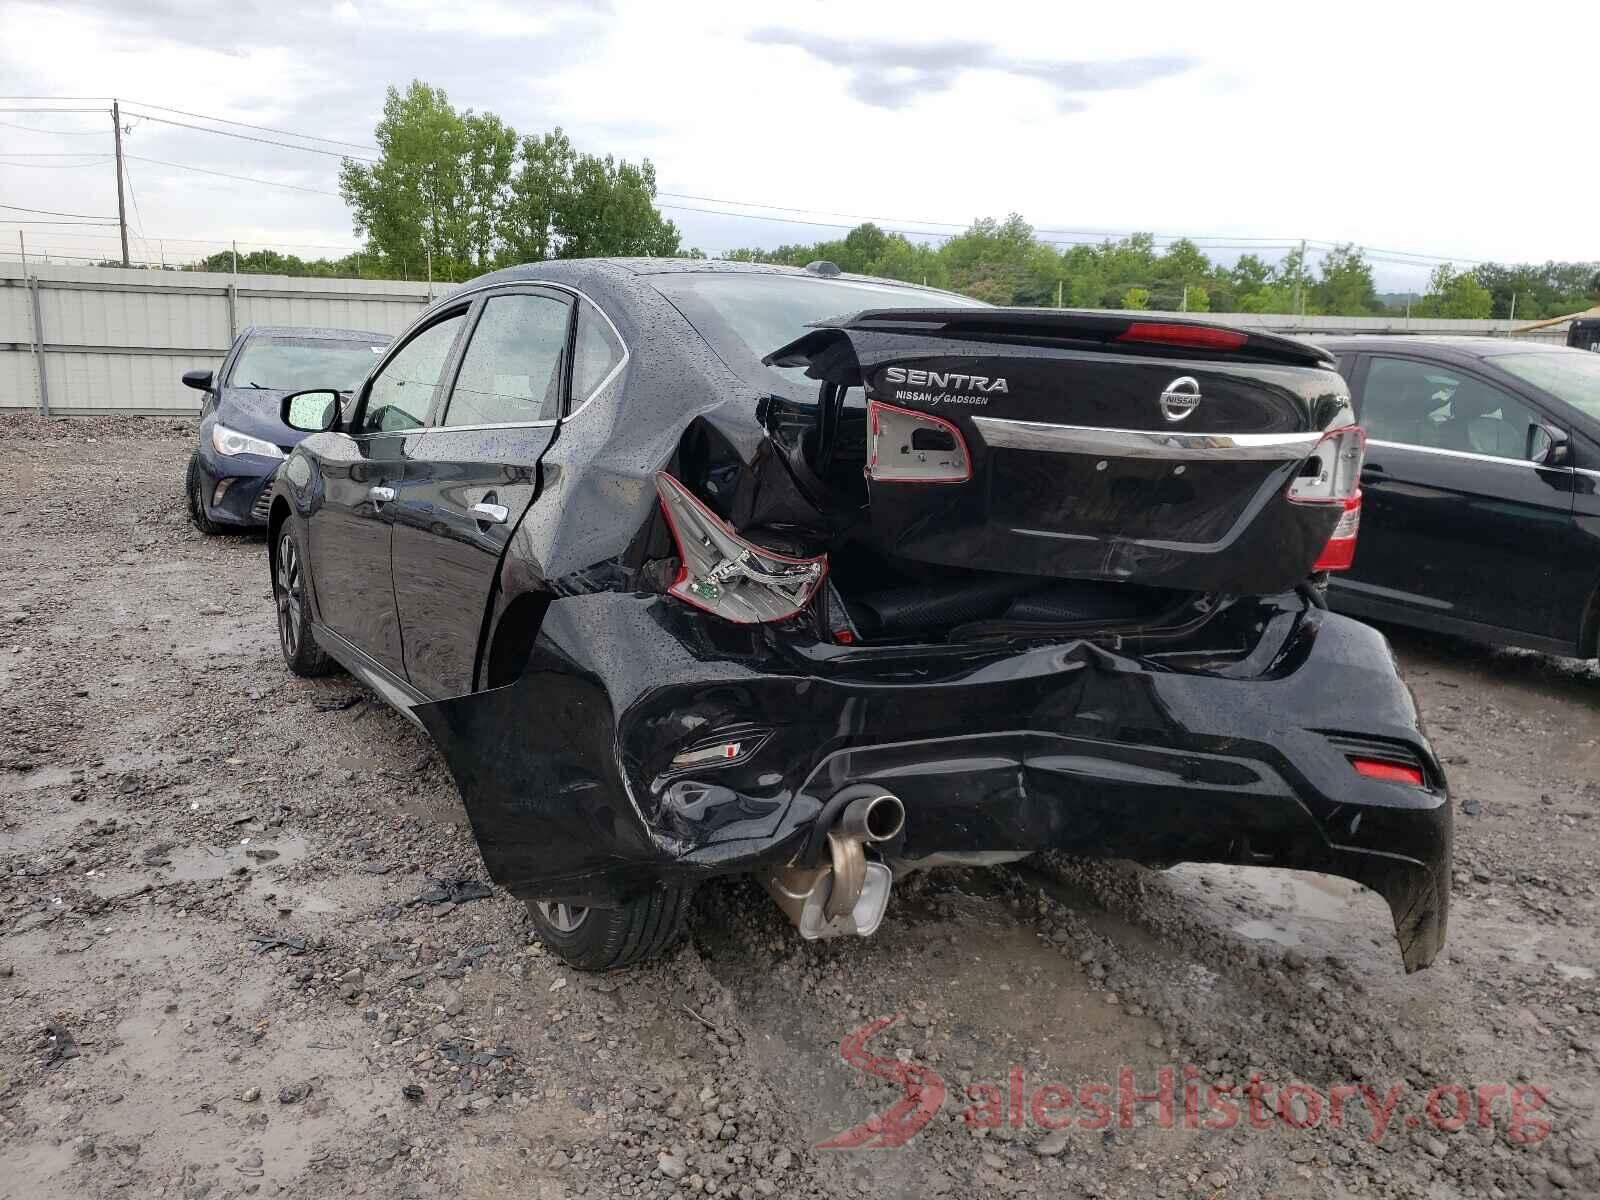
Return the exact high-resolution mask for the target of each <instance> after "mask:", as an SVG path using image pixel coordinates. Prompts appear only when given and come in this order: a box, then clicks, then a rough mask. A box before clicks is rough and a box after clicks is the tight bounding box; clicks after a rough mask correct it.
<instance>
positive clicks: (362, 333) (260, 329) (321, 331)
mask: <svg viewBox="0 0 1600 1200" xmlns="http://www.w3.org/2000/svg"><path fill="white" fill-rule="evenodd" d="M244 333H245V336H246V337H297V338H314V339H318V340H321V341H328V342H392V341H393V340H394V334H392V333H373V332H372V331H371V330H368V329H336V328H334V327H332V326H327V325H252V326H250V327H249V328H248V329H246V330H245V331H244Z"/></svg>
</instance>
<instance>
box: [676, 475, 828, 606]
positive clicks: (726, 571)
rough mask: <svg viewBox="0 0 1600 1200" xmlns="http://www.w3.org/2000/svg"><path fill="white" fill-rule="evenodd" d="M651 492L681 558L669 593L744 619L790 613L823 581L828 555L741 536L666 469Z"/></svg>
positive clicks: (804, 602) (812, 594)
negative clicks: (795, 552) (790, 551)
mask: <svg viewBox="0 0 1600 1200" xmlns="http://www.w3.org/2000/svg"><path fill="white" fill-rule="evenodd" d="M656 494H657V495H658V496H660V497H661V510H662V511H663V512H664V513H666V515H667V525H668V527H669V528H670V529H671V530H672V540H673V541H674V542H676V543H677V546H678V558H679V560H680V562H681V563H682V566H681V567H679V569H678V578H677V579H675V580H674V581H673V583H672V586H671V587H670V588H668V589H667V594H668V595H671V596H676V597H677V598H678V599H679V600H682V601H684V602H685V603H687V604H692V605H694V606H695V607H696V608H702V609H704V610H705V611H706V612H709V613H715V614H716V615H717V616H719V617H722V618H724V619H726V620H729V621H734V622H737V623H738V624H741V625H749V624H757V623H761V622H766V621H782V620H786V619H787V618H789V617H792V616H794V615H795V614H796V613H797V612H799V611H800V610H801V609H803V608H805V606H806V605H807V604H810V603H811V599H812V597H813V596H815V595H816V594H817V589H818V588H819V587H821V586H822V581H823V579H824V578H825V577H826V576H827V574H828V558H827V555H819V556H818V557H816V558H791V557H789V556H788V555H786V554H779V553H777V552H776V551H773V550H767V549H765V548H763V547H761V546H758V545H756V544H755V543H754V542H748V541H746V540H745V539H744V538H742V537H740V536H739V535H738V534H736V533H734V531H733V530H732V529H730V528H728V526H727V524H726V523H725V522H724V521H723V520H722V518H721V517H719V516H717V514H716V513H714V512H712V511H711V510H710V509H709V508H707V507H706V506H705V505H704V504H702V503H701V502H700V500H699V499H698V498H697V497H696V496H695V495H694V494H693V493H692V492H690V491H689V489H688V488H686V487H685V486H684V485H683V484H682V483H680V482H679V481H678V480H676V479H674V478H673V477H672V476H671V475H669V474H667V472H665V471H657V472H656Z"/></svg>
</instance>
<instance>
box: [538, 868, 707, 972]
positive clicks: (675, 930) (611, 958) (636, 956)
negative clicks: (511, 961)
mask: <svg viewBox="0 0 1600 1200" xmlns="http://www.w3.org/2000/svg"><path fill="white" fill-rule="evenodd" d="M693 891H694V888H693V887H692V886H690V885H688V884H674V883H663V884H657V885H656V887H655V888H654V889H652V890H651V891H650V892H647V893H646V894H645V895H643V896H638V897H635V898H634V899H632V900H629V901H627V902H626V903H625V904H621V905H619V906H617V907H616V908H578V907H576V906H574V905H570V904H559V903H554V902H551V901H545V900H530V901H528V913H529V915H530V916H532V918H533V926H534V928H535V929H536V930H538V933H539V940H540V941H541V942H543V943H544V944H545V947H546V948H547V949H549V950H550V952H551V953H553V954H554V955H555V956H556V957H557V958H559V959H560V960H561V961H562V962H564V963H566V964H567V965H568V966H569V967H573V968H575V969H576V970H579V971H614V970H616V969H617V968H619V967H631V966H634V965H635V964H637V963H642V962H645V961H647V960H649V959H652V958H655V957H657V956H658V955H660V954H661V953H662V952H663V951H665V950H666V949H667V948H668V947H670V946H671V945H672V943H673V942H675V941H677V939H678V936H679V935H680V934H681V933H682V932H683V925H684V920H685V918H686V917H687V916H688V913H689V897H690V895H691V894H692V893H693Z"/></svg>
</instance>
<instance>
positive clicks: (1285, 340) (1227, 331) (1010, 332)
mask: <svg viewBox="0 0 1600 1200" xmlns="http://www.w3.org/2000/svg"><path fill="white" fill-rule="evenodd" d="M811 328H812V329H813V330H814V332H812V333H807V334H805V335H803V336H802V337H799V338H797V339H796V340H794V341H792V342H790V343H789V344H788V345H787V346H782V347H780V348H779V349H777V350H774V351H773V352H772V353H771V354H769V355H767V356H766V357H765V358H764V359H762V360H761V361H762V362H764V363H766V364H767V365H768V366H776V367H805V366H816V365H817V364H816V358H817V356H818V355H819V354H820V353H821V352H822V351H823V349H824V347H826V346H827V345H828V344H829V343H831V342H834V341H835V340H836V339H837V338H838V336H839V334H840V333H841V332H849V333H877V334H904V335H909V336H912V337H924V338H946V339H949V340H952V341H981V342H987V343H989V344H990V345H997V344H1000V345H1004V344H1009V345H1020V346H1055V347H1060V348H1062V349H1075V350H1094V349H1102V350H1109V351H1123V352H1134V353H1140V354H1155V355H1160V356H1163V357H1173V358H1184V359H1189V360H1191V361H1192V360H1195V359H1217V360H1223V361H1228V362H1259V363H1277V364H1281V365H1285V366H1296V367H1323V368H1327V369H1329V370H1332V369H1333V368H1334V367H1335V366H1336V361H1337V360H1335V358H1334V356H1333V355H1332V354H1330V353H1329V352H1328V351H1326V350H1324V349H1323V348H1322V347H1320V346H1313V345H1312V344H1311V343H1309V342H1302V341H1300V340H1298V339H1296V338H1290V337H1281V336H1279V335H1277V334H1272V333H1260V332H1257V331H1254V330H1245V329H1237V328H1234V327H1232V326H1228V325H1220V324H1217V323H1216V322H1209V321H1191V320H1186V319H1183V318H1174V317H1169V316H1167V315H1166V314H1164V313H1163V314H1160V315H1155V314H1152V316H1151V317H1150V318H1148V319H1147V318H1143V317H1139V318H1134V317H1129V316H1125V315H1122V314H1111V313H1102V312H1086V311H1082V310H1078V309H1055V308H874V309H866V310H864V311H862V312H858V313H852V314H850V315H848V316H843V317H834V318H832V319H831V320H827V321H816V322H813V323H812V325H811ZM813 373H815V372H813Z"/></svg>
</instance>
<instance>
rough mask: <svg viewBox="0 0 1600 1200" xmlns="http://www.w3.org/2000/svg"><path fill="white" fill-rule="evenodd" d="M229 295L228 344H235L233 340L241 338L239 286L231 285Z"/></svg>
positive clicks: (236, 284)
mask: <svg viewBox="0 0 1600 1200" xmlns="http://www.w3.org/2000/svg"><path fill="white" fill-rule="evenodd" d="M227 293H228V344H229V345H232V344H233V339H234V338H236V337H238V336H239V285H238V283H230V284H229V285H228V287H227Z"/></svg>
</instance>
